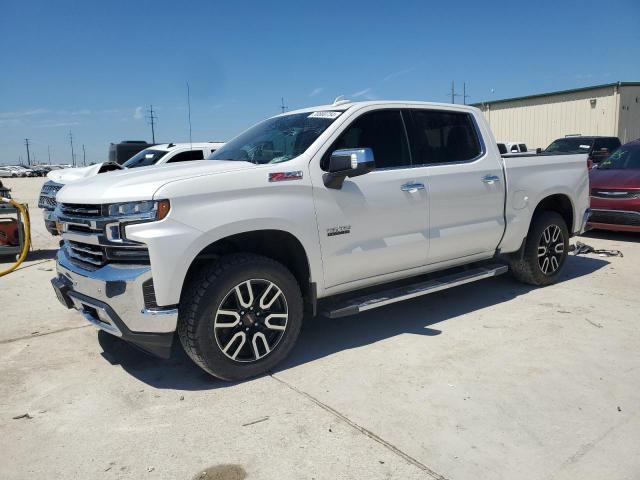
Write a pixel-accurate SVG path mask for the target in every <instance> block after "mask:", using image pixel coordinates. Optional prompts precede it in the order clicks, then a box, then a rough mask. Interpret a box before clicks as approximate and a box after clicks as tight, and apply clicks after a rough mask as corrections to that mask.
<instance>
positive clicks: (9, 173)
mask: <svg viewBox="0 0 640 480" xmlns="http://www.w3.org/2000/svg"><path fill="white" fill-rule="evenodd" d="M17 176H18V173H17V172H16V171H15V170H13V169H11V168H9V167H8V166H6V165H0V177H1V178H10V177H17Z"/></svg>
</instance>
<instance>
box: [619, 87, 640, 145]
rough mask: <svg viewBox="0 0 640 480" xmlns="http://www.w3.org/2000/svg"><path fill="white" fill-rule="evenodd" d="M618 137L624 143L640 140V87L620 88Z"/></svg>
mask: <svg viewBox="0 0 640 480" xmlns="http://www.w3.org/2000/svg"><path fill="white" fill-rule="evenodd" d="M618 136H619V137H620V141H621V142H622V143H627V142H630V141H631V140H636V139H638V138H640V86H632V85H627V86H624V85H623V86H622V87H620V121H619V123H618Z"/></svg>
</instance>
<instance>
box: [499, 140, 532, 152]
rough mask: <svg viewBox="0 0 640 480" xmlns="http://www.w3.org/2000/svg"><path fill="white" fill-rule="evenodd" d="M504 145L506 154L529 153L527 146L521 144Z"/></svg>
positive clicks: (509, 143) (510, 143)
mask: <svg viewBox="0 0 640 480" xmlns="http://www.w3.org/2000/svg"><path fill="white" fill-rule="evenodd" d="M504 145H505V147H507V152H508V153H527V152H528V151H529V150H528V149H527V145H526V144H525V143H522V142H506V143H505V144H504Z"/></svg>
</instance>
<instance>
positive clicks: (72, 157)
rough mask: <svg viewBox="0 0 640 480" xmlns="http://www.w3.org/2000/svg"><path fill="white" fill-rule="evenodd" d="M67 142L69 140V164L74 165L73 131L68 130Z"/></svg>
mask: <svg viewBox="0 0 640 480" xmlns="http://www.w3.org/2000/svg"><path fill="white" fill-rule="evenodd" d="M69 142H71V165H73V166H74V167H75V166H76V154H75V153H74V151H73V133H71V130H69Z"/></svg>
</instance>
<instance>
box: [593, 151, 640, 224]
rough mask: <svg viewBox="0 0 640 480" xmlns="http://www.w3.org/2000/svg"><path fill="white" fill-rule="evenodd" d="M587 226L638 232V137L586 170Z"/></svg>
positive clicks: (639, 205) (639, 184)
mask: <svg viewBox="0 0 640 480" xmlns="http://www.w3.org/2000/svg"><path fill="white" fill-rule="evenodd" d="M589 180H590V182H591V216H590V217H589V226H591V228H597V229H602V230H616V231H625V232H640V139H638V140H634V141H633V142H629V143H626V144H625V145H623V146H621V147H620V148H619V149H618V150H616V151H615V152H613V154H612V155H611V156H610V157H609V158H607V159H606V160H603V161H602V162H600V164H599V165H598V167H597V168H594V169H593V170H591V172H590V173H589Z"/></svg>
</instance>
